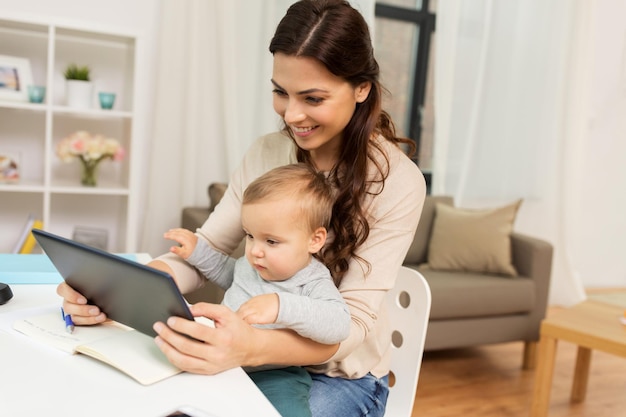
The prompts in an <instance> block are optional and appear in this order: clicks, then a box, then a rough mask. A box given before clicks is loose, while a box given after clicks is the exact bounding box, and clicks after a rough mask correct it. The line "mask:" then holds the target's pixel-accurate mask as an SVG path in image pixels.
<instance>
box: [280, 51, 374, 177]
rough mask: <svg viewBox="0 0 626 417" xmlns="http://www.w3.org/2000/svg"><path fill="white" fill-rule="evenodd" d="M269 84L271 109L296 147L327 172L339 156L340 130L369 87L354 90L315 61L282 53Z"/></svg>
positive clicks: (364, 96)
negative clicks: (309, 154)
mask: <svg viewBox="0 0 626 417" xmlns="http://www.w3.org/2000/svg"><path fill="white" fill-rule="evenodd" d="M272 84H273V85H274V110H275V111H276V113H278V114H279V115H280V116H281V117H282V118H283V120H284V121H285V123H286V124H287V126H288V127H289V129H290V130H291V133H292V135H293V137H294V139H295V141H296V144H297V145H298V146H299V147H300V148H302V149H304V150H307V151H309V152H310V153H311V158H312V159H313V161H314V162H315V164H316V165H317V168H318V169H319V170H323V171H327V170H330V169H331V168H332V167H333V166H334V164H335V162H336V161H337V159H338V156H339V149H340V144H341V140H342V138H343V130H344V128H345V127H346V125H347V124H348V122H349V121H350V119H351V118H352V114H353V113H354V110H355V108H356V104H357V103H361V102H363V101H364V100H365V99H366V98H367V96H368V94H369V90H370V87H371V84H369V83H363V84H361V85H359V86H357V87H353V86H352V85H350V83H348V82H347V81H346V80H344V79H343V78H341V77H338V76H336V75H334V74H332V73H331V72H330V71H328V69H327V68H326V67H325V66H324V65H323V64H322V63H321V62H320V61H318V60H317V59H315V58H310V57H296V56H291V55H285V54H283V53H276V54H274V69H273V73H272Z"/></svg>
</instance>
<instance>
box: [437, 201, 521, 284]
mask: <svg viewBox="0 0 626 417" xmlns="http://www.w3.org/2000/svg"><path fill="white" fill-rule="evenodd" d="M521 202H522V200H518V201H516V202H514V203H512V204H510V205H507V206H504V207H499V208H494V209H482V210H474V209H462V208H456V207H452V206H448V205H445V204H440V203H438V204H437V206H436V214H435V222H434V225H433V230H432V234H431V237H430V243H429V247H428V265H427V266H428V268H430V269H440V270H452V271H467V272H480V273H491V274H501V275H507V276H516V275H517V271H516V270H515V267H514V266H513V263H512V255H511V232H512V231H513V223H514V221H515V216H516V215H517V210H518V208H519V206H520V204H521Z"/></svg>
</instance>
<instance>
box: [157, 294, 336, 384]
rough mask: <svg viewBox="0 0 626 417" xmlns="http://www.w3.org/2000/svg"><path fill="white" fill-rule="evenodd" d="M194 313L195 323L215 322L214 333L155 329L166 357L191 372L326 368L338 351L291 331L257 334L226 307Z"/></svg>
mask: <svg viewBox="0 0 626 417" xmlns="http://www.w3.org/2000/svg"><path fill="white" fill-rule="evenodd" d="M191 312H192V314H193V315H194V316H195V317H207V318H210V319H212V320H213V321H214V324H215V328H212V327H209V326H207V325H204V324H201V323H198V322H193V321H189V320H186V319H183V318H180V317H171V318H170V319H169V320H168V321H167V325H165V324H164V323H156V324H155V326H154V329H155V331H156V332H157V333H158V336H157V338H156V343H157V345H158V346H159V348H160V349H161V351H162V352H163V353H164V354H165V355H166V356H167V358H168V359H169V361H170V362H171V363H172V364H174V365H175V366H177V367H179V368H180V369H183V370H185V371H188V372H194V373H200V374H216V373H219V372H222V371H225V370H227V369H231V368H235V367H237V366H259V365H264V364H274V365H309V364H315V363H323V362H325V361H326V360H327V359H328V358H330V357H331V356H332V355H333V354H334V353H335V352H336V350H337V348H338V345H322V344H319V343H316V342H313V341H311V340H309V339H306V338H303V337H301V336H298V335H297V334H296V333H295V332H293V331H290V330H268V329H257V328H255V327H253V326H251V325H249V324H247V323H245V322H244V321H243V320H242V319H240V318H239V317H238V316H237V315H236V314H235V313H234V312H232V311H231V310H230V309H228V308H227V307H225V306H222V305H216V304H208V303H198V304H195V305H193V306H192V307H191ZM184 335H188V336H191V338H193V339H196V340H192V339H191V338H189V337H186V336H184Z"/></svg>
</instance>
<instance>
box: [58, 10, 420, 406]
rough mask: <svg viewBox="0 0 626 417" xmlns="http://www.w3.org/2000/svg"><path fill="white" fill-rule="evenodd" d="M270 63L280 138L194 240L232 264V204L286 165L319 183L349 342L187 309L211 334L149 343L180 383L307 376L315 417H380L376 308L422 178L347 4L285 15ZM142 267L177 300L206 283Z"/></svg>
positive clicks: (382, 350) (84, 309) (184, 268)
mask: <svg viewBox="0 0 626 417" xmlns="http://www.w3.org/2000/svg"><path fill="white" fill-rule="evenodd" d="M270 52H271V53H272V54H273V56H274V65H273V73H272V80H271V82H272V85H273V93H274V98H273V105H274V109H275V111H276V112H277V113H278V114H279V115H280V116H281V117H282V118H283V120H284V123H285V126H284V129H283V131H282V132H277V133H273V134H269V135H266V136H264V137H261V138H260V139H258V140H257V141H256V142H255V143H254V144H253V145H252V146H251V148H250V149H249V150H248V152H247V153H246V155H245V157H244V159H243V161H242V163H241V165H240V166H239V168H238V169H237V170H235V172H234V173H233V175H232V177H231V180H230V183H229V187H228V190H227V191H226V193H225V195H224V197H223V199H222V200H221V202H220V204H219V205H218V206H217V207H216V209H215V211H214V212H213V213H212V215H211V216H210V217H209V219H208V220H207V221H206V223H205V224H204V225H203V226H202V228H201V229H198V231H197V233H198V236H199V237H201V238H204V239H206V240H207V241H208V242H209V244H210V245H212V246H213V247H215V248H217V249H219V250H221V251H223V252H225V253H231V252H232V251H233V250H234V249H235V248H236V247H237V245H238V244H239V242H240V241H241V239H242V238H243V236H244V235H243V232H242V230H241V221H240V205H241V197H242V193H243V190H244V189H245V188H246V186H247V185H248V184H249V183H250V182H251V181H253V180H254V179H255V178H256V177H258V176H260V175H262V174H263V173H264V172H266V171H268V170H270V169H272V168H274V167H276V166H280V165H285V164H288V163H293V162H296V161H300V162H304V163H307V164H310V165H311V166H313V167H314V168H315V169H316V170H318V171H321V172H324V173H325V174H327V175H328V177H329V178H330V180H331V181H332V183H333V185H334V187H335V192H336V202H335V204H334V207H333V218H332V224H331V232H330V234H329V242H328V243H327V244H326V246H325V247H324V249H323V250H322V251H321V252H320V255H319V257H320V259H321V260H322V261H323V262H324V263H325V264H326V265H327V266H328V267H329V269H330V270H331V272H332V274H333V279H334V281H335V283H336V285H337V287H338V288H339V291H340V292H341V294H342V296H343V297H344V299H345V301H346V303H347V304H348V306H349V308H350V314H351V330H350V336H349V337H348V339H347V340H345V341H344V342H342V343H341V344H339V345H322V344H319V343H315V342H313V341H311V340H308V339H305V338H303V337H300V336H298V335H297V334H295V333H294V332H291V331H288V330H267V329H257V328H254V327H251V326H249V325H248V324H246V323H245V322H244V321H243V320H242V319H241V318H240V317H238V316H237V314H236V312H232V311H230V310H228V309H227V308H226V307H224V306H221V305H214V304H207V303H197V304H195V305H194V306H192V312H193V314H194V315H195V316H205V317H208V318H210V319H212V320H214V322H215V328H214V329H213V328H210V327H207V326H204V325H201V324H198V323H195V322H192V321H188V320H185V319H181V318H170V319H169V320H168V321H167V324H165V323H156V324H155V330H156V331H157V333H158V334H159V336H158V337H157V338H156V342H157V344H158V345H159V347H160V349H161V350H162V351H163V352H164V353H165V355H166V356H167V357H168V358H169V360H170V361H171V362H172V363H173V364H175V365H176V366H178V367H180V368H181V369H184V370H186V371H189V372H196V373H204V374H214V373H218V372H221V371H224V370H226V369H230V368H233V367H237V366H259V365H263V364H277V365H303V366H307V369H308V370H309V372H310V373H311V375H312V377H313V385H312V388H311V395H310V407H311V412H312V414H313V416H326V415H328V416H358V415H368V416H382V415H383V414H384V408H385V402H386V399H387V394H388V382H387V374H388V372H389V354H390V340H391V334H390V333H391V331H390V328H389V325H388V322H387V317H386V312H385V310H384V308H383V307H382V305H383V304H384V303H383V300H384V297H385V295H386V292H387V290H389V289H390V288H392V287H393V286H394V283H395V277H396V275H397V273H398V270H399V268H400V266H401V264H402V261H403V259H404V256H405V255H406V252H407V250H408V248H409V246H410V244H411V241H412V239H413V235H414V233H415V230H416V228H417V223H418V221H419V217H420V214H421V210H422V205H423V203H424V196H425V189H426V188H425V183H424V178H423V176H422V175H421V173H420V171H419V169H418V168H417V166H416V165H415V164H414V163H413V162H412V161H411V160H410V159H409V158H408V157H407V156H406V155H405V154H404V153H403V152H402V150H401V148H400V145H401V144H403V143H407V144H409V143H410V142H409V141H406V140H404V139H400V138H397V137H396V136H395V132H394V127H393V123H392V121H391V120H390V118H389V116H388V115H387V114H386V113H385V112H384V111H382V110H381V99H382V97H381V95H382V87H381V85H380V83H379V80H378V77H379V68H378V64H377V62H376V60H375V59H374V55H373V48H372V45H371V40H370V36H369V32H368V28H367V24H366V22H365V21H364V19H363V17H362V16H361V14H360V13H359V12H357V11H356V10H355V9H353V8H352V7H351V6H350V5H349V3H348V2H347V1H342V0H319V1H315V0H302V1H299V2H297V3H295V4H293V5H292V6H291V7H290V8H289V10H288V11H287V14H286V15H285V17H284V18H283V19H282V20H281V22H280V23H279V25H278V27H277V29H276V33H275V35H274V37H273V39H272V41H271V43H270ZM151 265H152V266H154V267H156V268H159V269H161V270H164V271H166V272H168V273H170V274H171V275H172V276H173V277H174V279H175V280H176V282H177V284H178V286H179V287H180V289H181V291H182V292H183V293H186V292H189V291H192V290H194V289H196V288H197V287H199V286H200V285H201V284H202V282H203V279H204V278H203V277H202V276H201V275H200V274H199V273H198V271H196V270H195V269H194V268H192V267H191V266H189V264H187V263H186V262H184V261H182V260H180V259H177V258H176V257H175V256H174V255H163V256H161V257H159V258H157V259H156V260H154V261H153V262H152V264H151ZM58 293H59V294H60V295H61V296H63V297H64V298H65V302H64V308H65V311H66V312H68V313H70V314H71V315H72V318H73V319H74V322H75V323H76V324H92V323H98V322H101V321H103V320H104V319H105V315H104V314H103V313H102V312H100V311H99V309H98V308H97V307H94V306H89V305H87V304H86V300H85V298H84V297H82V296H81V295H80V294H78V293H76V292H75V291H74V290H72V289H71V288H69V287H68V286H67V285H65V284H61V285H59V288H58ZM181 334H182V335H181ZM183 335H189V336H192V337H193V338H195V339H197V340H201V341H204V343H200V342H198V341H193V340H191V339H189V338H187V337H185V336H183ZM311 365H313V366H311Z"/></svg>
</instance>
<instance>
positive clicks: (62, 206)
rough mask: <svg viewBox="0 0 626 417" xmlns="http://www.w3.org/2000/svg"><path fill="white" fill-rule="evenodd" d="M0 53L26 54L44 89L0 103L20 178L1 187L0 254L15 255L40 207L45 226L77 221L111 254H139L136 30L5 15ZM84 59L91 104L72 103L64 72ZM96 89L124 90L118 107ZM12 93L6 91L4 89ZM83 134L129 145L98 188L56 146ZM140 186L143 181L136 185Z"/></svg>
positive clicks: (8, 149)
mask: <svg viewBox="0 0 626 417" xmlns="http://www.w3.org/2000/svg"><path fill="white" fill-rule="evenodd" d="M0 55H7V56H13V57H20V58H25V59H27V60H28V62H29V66H30V69H31V72H32V78H33V84H35V85H41V86H45V87H46V97H45V101H44V102H43V103H41V104H38V103H37V104H36V103H29V102H25V101H17V100H16V101H12V100H0V154H2V153H3V152H4V153H6V154H8V155H11V156H12V157H13V156H14V155H17V159H18V161H19V170H20V180H19V182H17V183H10V184H6V183H0V200H2V202H3V207H2V210H0V229H1V230H2V231H3V237H5V241H4V242H2V241H0V253H2V252H6V251H10V250H11V249H12V244H13V243H14V240H15V239H17V237H18V235H19V233H20V232H21V230H20V228H21V227H22V225H23V224H24V221H25V216H26V215H27V214H28V213H33V214H34V215H35V216H37V217H39V218H41V219H42V220H43V222H44V228H45V229H46V230H49V231H52V232H54V233H58V234H62V235H64V236H66V237H69V238H71V237H72V236H71V234H72V231H73V230H74V228H75V227H76V226H93V227H101V228H104V229H106V230H107V232H108V234H109V236H110V243H111V247H110V248H109V250H110V251H113V252H135V251H136V245H137V228H138V224H139V223H140V222H139V216H140V214H139V213H138V212H137V207H138V203H137V199H138V197H139V194H140V193H139V192H138V190H136V189H131V187H130V185H131V184H138V183H139V182H138V181H137V180H136V179H135V176H136V175H138V172H137V167H136V166H137V165H138V162H140V160H139V158H140V155H138V154H135V152H132V149H142V148H143V146H142V145H141V143H142V141H143V140H144V138H143V137H141V135H140V134H139V133H138V132H139V129H138V128H137V124H138V123H137V120H136V116H137V114H142V112H141V111H140V109H137V108H136V99H135V96H134V95H135V87H134V86H135V78H136V76H137V74H136V65H138V64H137V61H138V60H139V59H140V57H141V56H142V55H141V54H140V53H139V51H138V44H137V35H136V34H133V33H127V32H120V31H118V30H116V29H111V30H110V31H107V30H103V28H98V29H91V28H89V27H81V26H71V25H65V24H57V23H56V22H52V21H48V20H46V18H45V17H43V16H42V17H41V19H30V20H28V21H21V20H19V18H14V17H13V16H11V15H9V14H7V13H6V12H3V11H0ZM70 63H76V64H78V65H87V66H89V67H90V68H91V78H92V81H93V85H94V90H93V97H92V101H91V103H90V104H89V105H90V107H89V108H85V109H83V108H74V107H69V106H67V105H65V103H66V102H67V101H66V81H65V78H64V76H63V72H64V70H65V68H66V67H67V65H69V64H70ZM98 92H113V93H115V94H116V99H115V105H114V107H113V109H111V110H103V109H101V108H100V106H99V102H98V99H97V96H98ZM5 97H6V95H5ZM80 130H85V131H89V132H91V133H93V134H101V135H104V136H106V137H110V138H115V139H117V140H118V141H119V142H120V143H121V145H122V146H123V147H124V149H125V151H126V155H125V158H124V160H123V161H119V162H113V161H103V162H102V163H101V165H100V166H99V167H98V169H99V173H98V180H97V181H98V185H97V186H95V187H85V186H82V185H81V184H80V164H79V162H78V161H76V162H72V163H63V162H62V161H61V160H60V159H59V158H58V157H57V155H56V145H57V143H59V141H61V140H62V139H63V138H65V137H67V136H68V135H71V134H72V133H74V132H76V131H80ZM134 187H137V185H134Z"/></svg>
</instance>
